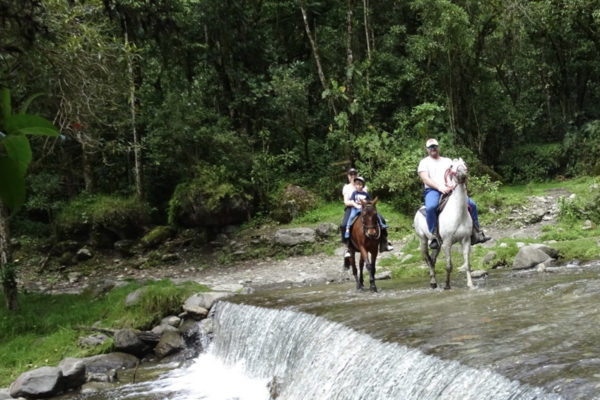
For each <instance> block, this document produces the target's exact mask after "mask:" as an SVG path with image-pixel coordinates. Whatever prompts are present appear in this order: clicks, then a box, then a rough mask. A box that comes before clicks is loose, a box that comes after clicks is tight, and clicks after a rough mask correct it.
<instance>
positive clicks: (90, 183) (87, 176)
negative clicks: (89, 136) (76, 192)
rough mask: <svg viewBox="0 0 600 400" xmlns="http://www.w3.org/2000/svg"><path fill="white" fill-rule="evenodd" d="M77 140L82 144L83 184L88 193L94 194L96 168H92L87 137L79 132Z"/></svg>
mask: <svg viewBox="0 0 600 400" xmlns="http://www.w3.org/2000/svg"><path fill="white" fill-rule="evenodd" d="M77 139H78V141H79V143H80V144H81V163H82V169H83V182H84V185H85V190H86V191H87V192H88V193H94V190H95V186H96V185H95V182H94V168H93V166H92V160H91V159H90V158H91V157H90V155H91V154H90V153H91V152H90V146H89V145H88V144H86V142H85V137H83V135H82V134H81V133H80V132H78V133H77Z"/></svg>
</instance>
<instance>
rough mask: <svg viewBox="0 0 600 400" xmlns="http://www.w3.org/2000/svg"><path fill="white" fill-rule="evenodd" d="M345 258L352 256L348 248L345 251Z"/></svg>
mask: <svg viewBox="0 0 600 400" xmlns="http://www.w3.org/2000/svg"><path fill="white" fill-rule="evenodd" d="M344 258H350V251H349V250H348V249H346V252H345V253H344Z"/></svg>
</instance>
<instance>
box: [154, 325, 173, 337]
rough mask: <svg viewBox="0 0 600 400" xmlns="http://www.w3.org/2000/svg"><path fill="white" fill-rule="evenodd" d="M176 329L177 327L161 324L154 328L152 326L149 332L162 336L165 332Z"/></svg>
mask: <svg viewBox="0 0 600 400" xmlns="http://www.w3.org/2000/svg"><path fill="white" fill-rule="evenodd" d="M177 330H178V329H177V328H176V327H174V326H171V325H166V324H161V325H157V326H155V327H154V328H152V331H151V332H153V333H156V334H157V335H159V336H162V335H163V334H164V333H165V332H169V331H177Z"/></svg>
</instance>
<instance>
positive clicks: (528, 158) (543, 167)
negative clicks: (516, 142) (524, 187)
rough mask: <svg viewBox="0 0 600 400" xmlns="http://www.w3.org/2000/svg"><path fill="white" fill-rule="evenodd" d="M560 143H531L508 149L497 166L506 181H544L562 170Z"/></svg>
mask: <svg viewBox="0 0 600 400" xmlns="http://www.w3.org/2000/svg"><path fill="white" fill-rule="evenodd" d="M562 156H563V153H562V148H561V145H560V143H548V144H543V143H532V144H525V145H521V146H519V147H515V148H512V149H509V150H508V151H507V152H506V153H505V155H504V156H503V161H502V164H501V165H500V166H499V167H498V169H499V171H500V174H501V175H502V176H503V177H504V179H505V180H506V181H508V182H513V183H523V182H531V181H534V182H540V181H546V180H548V179H549V178H551V177H552V176H555V175H556V174H558V173H559V172H561V171H562V168H563V161H562Z"/></svg>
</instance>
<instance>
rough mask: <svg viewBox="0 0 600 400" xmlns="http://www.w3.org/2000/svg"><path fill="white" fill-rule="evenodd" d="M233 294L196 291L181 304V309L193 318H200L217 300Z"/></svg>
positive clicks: (205, 314) (206, 313) (204, 315)
mask: <svg viewBox="0 0 600 400" xmlns="http://www.w3.org/2000/svg"><path fill="white" fill-rule="evenodd" d="M231 295H233V293H229V292H206V293H196V294H194V295H192V296H190V297H188V298H187V300H186V301H185V303H184V304H183V311H185V312H187V313H189V314H191V316H192V317H193V318H195V319H202V318H205V317H206V316H207V315H208V311H209V310H210V308H211V307H212V306H213V304H214V303H215V302H216V301H217V300H219V299H223V298H226V297H229V296H231Z"/></svg>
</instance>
